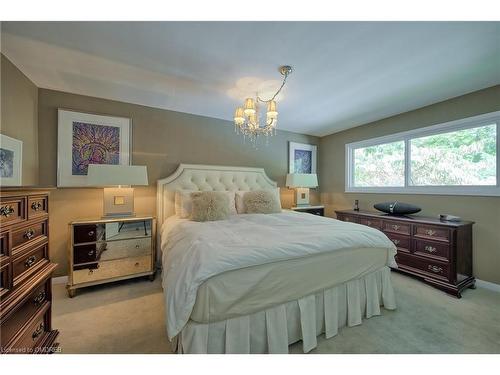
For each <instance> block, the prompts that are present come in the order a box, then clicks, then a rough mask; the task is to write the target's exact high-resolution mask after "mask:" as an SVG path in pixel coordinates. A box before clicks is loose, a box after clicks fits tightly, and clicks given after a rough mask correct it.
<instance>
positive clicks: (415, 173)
mask: <svg viewBox="0 0 500 375" xmlns="http://www.w3.org/2000/svg"><path fill="white" fill-rule="evenodd" d="M499 123H500V112H495V113H490V114H486V115H481V116H476V117H472V118H467V119H463V120H458V121H453V122H449V123H445V124H439V125H434V126H431V127H426V128H421V129H417V130H412V131H408V132H404V133H398V134H393V135H390V136H386V137H380V138H376V139H370V140H366V141H362V142H356V143H350V144H348V145H346V192H374V193H384V192H386V193H421V194H458V195H461V194H463V195H500V185H499V178H498V176H499V174H500V173H499V164H500V163H499V141H498V137H497V134H498V124H499Z"/></svg>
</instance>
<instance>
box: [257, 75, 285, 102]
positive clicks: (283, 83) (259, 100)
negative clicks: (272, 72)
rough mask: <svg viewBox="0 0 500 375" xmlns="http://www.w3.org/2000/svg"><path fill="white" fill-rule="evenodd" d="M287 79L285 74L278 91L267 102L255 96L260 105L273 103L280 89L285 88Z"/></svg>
mask: <svg viewBox="0 0 500 375" xmlns="http://www.w3.org/2000/svg"><path fill="white" fill-rule="evenodd" d="M287 78H288V73H285V78H283V82H282V83H281V86H280V88H279V89H278V91H276V93H275V94H274V95H273V97H272V98H271V99H269V100H265V99H261V97H260V96H259V95H257V101H258V102H262V103H269V102H271V101H273V100H274V99H275V98H276V97H277V96H278V94H279V93H280V92H281V89H283V86H285V83H286V79H287Z"/></svg>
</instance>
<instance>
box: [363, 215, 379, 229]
mask: <svg viewBox="0 0 500 375" xmlns="http://www.w3.org/2000/svg"><path fill="white" fill-rule="evenodd" d="M359 223H360V224H363V225H366V226H369V227H372V228H375V229H378V230H381V229H382V220H380V219H372V218H367V217H360V218H359Z"/></svg>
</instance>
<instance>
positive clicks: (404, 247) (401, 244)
mask: <svg viewBox="0 0 500 375" xmlns="http://www.w3.org/2000/svg"><path fill="white" fill-rule="evenodd" d="M385 235H386V236H387V237H388V238H389V239H390V240H391V241H392V243H393V244H394V245H396V247H397V249H398V251H403V252H407V253H409V252H410V249H411V241H410V237H407V236H404V235H400V234H394V233H385Z"/></svg>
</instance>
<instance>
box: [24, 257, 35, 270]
mask: <svg viewBox="0 0 500 375" xmlns="http://www.w3.org/2000/svg"><path fill="white" fill-rule="evenodd" d="M35 262H36V256H34V255H32V256H30V257H29V258H28V259H26V262H24V266H25V267H26V268H30V267H31V266H32V265H33V264H35Z"/></svg>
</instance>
